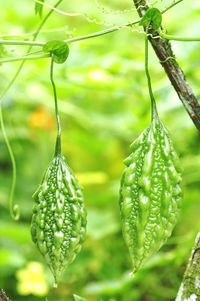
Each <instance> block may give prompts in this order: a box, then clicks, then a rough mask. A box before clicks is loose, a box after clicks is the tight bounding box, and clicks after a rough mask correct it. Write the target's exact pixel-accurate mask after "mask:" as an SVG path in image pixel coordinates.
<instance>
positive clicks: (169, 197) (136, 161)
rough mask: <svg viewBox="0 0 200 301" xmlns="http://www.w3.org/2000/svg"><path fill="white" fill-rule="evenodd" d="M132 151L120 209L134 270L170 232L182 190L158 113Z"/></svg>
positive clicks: (173, 157) (168, 140)
mask: <svg viewBox="0 0 200 301" xmlns="http://www.w3.org/2000/svg"><path fill="white" fill-rule="evenodd" d="M131 151H132V152H131V155H130V156H129V157H128V158H127V159H126V160H125V161H124V163H125V165H126V169H125V171H124V173H123V176H122V179H121V188H120V211H121V220H122V232H123V236H124V239H125V242H126V244H127V246H128V249H129V253H130V257H131V260H132V264H133V273H135V272H137V270H138V269H139V268H140V267H141V266H142V265H143V264H144V263H145V261H146V260H147V259H148V258H149V257H150V256H152V255H153V254H154V253H156V252H157V251H158V250H159V249H160V247H161V246H162V245H163V244H164V243H165V241H166V240H167V238H168V237H169V236H170V235H171V232H172V230H173V228H174V226H175V224H176V222H177V217H178V213H179V208H180V204H181V199H182V190H181V186H180V183H181V168H180V164H179V158H178V156H177V154H176V152H175V150H174V147H173V145H172V141H171V139H170V137H169V134H168V131H167V130H166V128H165V127H164V125H163V124H162V123H161V121H160V120H159V118H158V117H156V118H153V120H152V123H151V125H150V126H149V127H148V128H146V129H145V130H144V132H143V133H142V134H141V135H140V136H139V137H138V138H137V139H136V141H135V142H133V144H132V145H131Z"/></svg>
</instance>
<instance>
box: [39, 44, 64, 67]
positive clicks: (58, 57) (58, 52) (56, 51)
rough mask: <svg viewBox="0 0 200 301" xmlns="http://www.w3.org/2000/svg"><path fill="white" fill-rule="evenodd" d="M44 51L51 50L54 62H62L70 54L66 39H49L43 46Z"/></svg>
mask: <svg viewBox="0 0 200 301" xmlns="http://www.w3.org/2000/svg"><path fill="white" fill-rule="evenodd" d="M43 51H44V52H50V54H51V55H52V57H53V59H54V62H55V63H57V64H62V63H64V62H65V61H66V59H67V58H68V55H69V47H68V45H67V43H65V42H64V41H59V40H55V41H49V42H47V43H46V44H45V45H44V46H43Z"/></svg>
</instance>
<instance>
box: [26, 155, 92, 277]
mask: <svg viewBox="0 0 200 301" xmlns="http://www.w3.org/2000/svg"><path fill="white" fill-rule="evenodd" d="M33 197H34V200H35V206H34V208H33V217H32V222H31V234H32V239H33V241H34V242H35V243H36V245H37V247H38V249H39V251H40V253H41V254H42V255H43V256H44V258H45V260H46V262H47V264H48V266H49V267H50V269H51V271H52V273H53V275H54V278H55V282H56V283H57V281H58V279H59V277H60V275H61V273H62V271H63V270H64V268H65V267H67V266H68V265H69V264H70V263H71V262H72V261H73V260H74V259H75V257H76V255H77V253H79V251H80V249H81V245H82V243H83V241H84V238H85V232H86V211H85V207H84V203H83V195H82V191H81V188H80V186H79V183H78V181H77V180H76V178H75V176H74V175H73V173H72V171H71V169H70V168H69V166H68V165H67V164H66V162H65V159H64V157H62V156H61V155H58V156H55V157H54V158H53V160H52V161H51V163H50V164H49V166H48V168H47V170H46V172H45V175H44V178H43V180H42V183H41V184H40V186H39V188H38V190H37V191H36V192H35V194H34V196H33Z"/></svg>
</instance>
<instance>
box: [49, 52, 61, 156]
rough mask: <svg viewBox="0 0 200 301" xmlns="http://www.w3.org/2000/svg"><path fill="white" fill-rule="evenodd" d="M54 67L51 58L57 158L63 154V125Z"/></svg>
mask: <svg viewBox="0 0 200 301" xmlns="http://www.w3.org/2000/svg"><path fill="white" fill-rule="evenodd" d="M53 67H54V60H53V57H52V58H51V67H50V80H51V84H52V88H53V95H54V102H55V116H56V122H57V138H56V146H55V156H58V155H60V154H61V124H60V116H59V112H58V99H57V93H56V85H55V82H54V79H53Z"/></svg>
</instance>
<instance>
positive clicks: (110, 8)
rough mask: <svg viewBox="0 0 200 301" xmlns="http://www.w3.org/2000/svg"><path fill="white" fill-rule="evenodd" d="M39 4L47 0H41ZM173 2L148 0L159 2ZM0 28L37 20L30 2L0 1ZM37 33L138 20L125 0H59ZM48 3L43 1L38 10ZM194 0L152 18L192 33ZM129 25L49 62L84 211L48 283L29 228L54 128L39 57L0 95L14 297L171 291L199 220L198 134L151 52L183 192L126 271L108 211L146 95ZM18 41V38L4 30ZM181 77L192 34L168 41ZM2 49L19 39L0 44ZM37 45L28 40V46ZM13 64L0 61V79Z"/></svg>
mask: <svg viewBox="0 0 200 301" xmlns="http://www.w3.org/2000/svg"><path fill="white" fill-rule="evenodd" d="M48 3H49V4H54V2H53V1H49V2H48ZM171 3H172V1H157V2H156V5H157V7H158V8H162V9H163V8H164V7H166V6H168V5H169V4H171ZM0 4H1V10H0V20H1V32H0V34H1V35H5V34H10V35H19V38H20V36H22V35H24V38H27V39H28V38H30V39H31V35H25V34H26V33H31V32H33V31H35V30H36V28H37V26H38V24H39V22H40V18H39V17H38V16H35V15H34V1H31V0H20V1H13V0H6V1H2V0H1V1H0ZM59 8H60V9H61V10H63V11H66V12H75V13H81V14H82V15H81V16H77V17H67V16H64V15H61V14H59V13H57V12H54V13H53V14H52V16H51V18H50V19H49V20H48V22H47V23H46V25H45V27H44V28H43V29H44V31H43V32H42V33H41V34H40V36H39V38H38V40H40V41H48V40H51V39H66V38H69V37H73V36H78V35H81V34H86V33H91V32H94V31H96V30H101V29H104V28H107V27H109V26H113V25H119V24H124V23H127V22H129V21H132V20H137V19H138V17H137V14H136V12H135V10H134V9H133V4H132V0H124V1H118V0H110V1H106V0H99V2H97V1H92V0H85V1H80V0H74V1H71V2H70V1H66V0H64V1H63V3H62V5H60V6H59ZM47 11H48V9H47V8H45V9H44V13H46V12H47ZM199 15H200V3H199V0H193V2H192V6H191V3H188V2H187V1H185V2H182V3H181V4H179V5H178V6H177V7H174V8H173V9H172V10H170V11H169V12H167V13H165V15H164V16H163V24H164V26H165V27H166V28H167V30H168V32H169V33H170V34H175V35H182V36H195V35H198V34H199ZM140 30H141V29H140V28H138V27H133V28H132V29H131V30H130V29H122V30H120V31H119V32H115V33H113V34H110V35H106V36H102V37H98V38H93V39H90V40H85V41H82V42H78V43H74V44H71V45H70V56H69V59H68V61H67V62H66V63H65V64H64V65H56V66H55V80H56V84H57V91H58V97H59V109H60V115H61V122H62V129H63V136H62V147H63V153H64V155H65V156H66V158H67V161H68V163H69V164H70V166H71V167H72V169H73V170H74V172H75V174H76V175H77V176H78V178H79V180H80V182H81V184H82V186H83V187H84V195H85V203H86V206H87V211H88V227H87V238H86V241H85V243H84V246H83V249H82V251H81V253H80V254H79V255H78V257H77V258H76V260H75V261H74V263H72V264H71V265H70V266H69V267H68V268H67V269H66V271H65V273H64V275H63V278H62V282H61V284H60V285H59V287H58V289H52V288H51V287H52V283H53V277H52V275H51V273H50V272H49V270H48V268H47V267H46V265H45V263H44V261H43V258H42V257H41V256H40V254H39V252H38V250H37V249H36V247H35V245H34V244H33V243H32V241H31V237H30V221H31V210H32V206H33V200H32V194H33V192H34V191H35V190H36V188H37V186H38V184H39V182H40V181H41V178H42V175H43V173H44V171H45V169H46V167H47V165H48V163H49V162H50V160H51V158H52V156H53V151H54V142H55V136H56V124H55V120H54V102H53V94H52V88H51V85H50V81H49V67H50V66H49V63H50V62H49V60H48V59H41V60H37V61H28V62H27V63H26V64H25V66H24V68H23V71H22V72H21V74H20V76H19V77H18V79H17V81H16V82H15V84H14V85H13V87H12V88H11V89H10V91H9V93H7V95H6V96H5V97H4V100H3V113H4V118H5V123H6V129H7V133H8V137H9V139H10V141H11V144H12V148H13V150H14V154H15V157H16V162H17V187H16V194H15V202H16V203H17V204H19V205H20V209H21V218H20V220H19V222H17V223H16V222H13V221H12V220H11V217H10V215H9V211H8V196H9V191H10V185H11V174H12V169H11V162H10V158H9V154H8V151H7V148H6V145H5V142H4V140H3V137H2V132H0V170H1V172H0V207H1V211H0V235H1V237H0V246H1V248H0V287H1V288H4V290H5V291H6V292H7V294H8V296H9V297H10V298H11V299H12V300H13V301H14V300H16V301H17V300H20V301H23V300H27V301H29V300H30V301H39V300H46V296H48V301H53V300H56V301H71V300H73V294H77V295H80V296H83V297H84V298H86V299H87V300H88V301H100V300H102V301H137V300H143V301H158V300H159V301H161V300H163V301H165V300H166V301H169V300H174V298H175V296H176V294H177V290H178V288H179V285H180V283H181V279H182V276H183V273H184V270H185V267H186V263H187V260H188V256H189V254H190V252H191V248H192V244H193V242H194V238H195V235H196V233H197V231H198V230H199V228H200V219H199V212H200V202H199V188H200V156H199V153H200V144H199V141H200V136H199V134H198V132H197V130H196V129H195V128H194V125H193V123H192V122H191V120H190V119H189V117H188V115H187V113H186V112H185V110H184V108H183V106H182V104H181V102H180V101H179V99H178V98H177V95H176V94H175V92H174V90H173V88H172V86H171V84H170V83H169V81H168V78H167V76H166V75H165V73H164V71H163V70H162V68H161V66H160V64H159V62H158V60H157V58H156V57H155V54H154V53H153V51H152V50H150V72H151V76H152V84H153V90H154V93H155V97H156V101H157V105H158V110H159V115H160V118H161V119H162V121H163V123H164V124H165V125H166V127H167V128H168V129H169V131H170V133H171V137H172V139H173V141H174V145H175V147H176V149H177V152H178V153H179V155H180V158H181V163H182V166H183V169H184V171H183V189H184V202H183V206H182V211H181V215H180V218H179V220H178V223H177V226H176V228H175V230H174V232H173V236H172V237H171V238H170V239H169V240H168V242H167V243H166V245H165V246H164V247H163V248H162V249H161V250H160V251H159V253H158V254H156V255H155V256H154V257H153V258H151V259H150V260H149V261H148V263H147V264H146V266H145V267H144V268H143V269H142V270H141V271H139V272H138V274H137V275H136V276H135V278H131V277H130V272H131V265H130V259H129V255H128V252H127V249H126V246H125V244H124V241H123V238H122V234H121V228H120V219H119V205H118V198H119V193H118V191H119V182H120V177H121V174H122V171H123V169H124V166H123V159H124V158H126V157H127V156H128V155H129V153H130V149H129V145H130V144H131V142H132V141H133V140H134V139H135V138H136V137H137V136H138V135H139V134H140V133H141V132H142V130H143V129H144V128H145V127H146V126H148V124H149V123H150V100H149V96H148V90H147V83H146V78H145V74H144V38H143V37H144V36H143V34H142V33H140V32H138V31H140ZM11 38H15V39H17V37H12V36H11ZM173 49H174V52H175V54H176V56H177V59H178V62H179V63H180V65H181V66H182V68H183V70H184V71H185V74H186V76H187V79H188V81H189V83H190V84H191V86H192V88H193V89H194V91H195V93H196V95H197V96H199V94H200V84H199V82H200V56H199V53H200V43H178V42H173ZM6 50H7V52H8V56H11V57H12V56H13V57H14V56H17V55H23V54H25V52H26V47H19V46H9V47H6ZM34 50H37V49H34ZM18 65H19V62H17V63H8V64H4V65H1V66H0V78H1V80H0V89H1V91H2V90H3V89H4V87H5V86H6V85H7V83H8V82H9V80H10V79H11V77H12V76H13V74H14V73H15V70H16V69H17V67H18Z"/></svg>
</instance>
